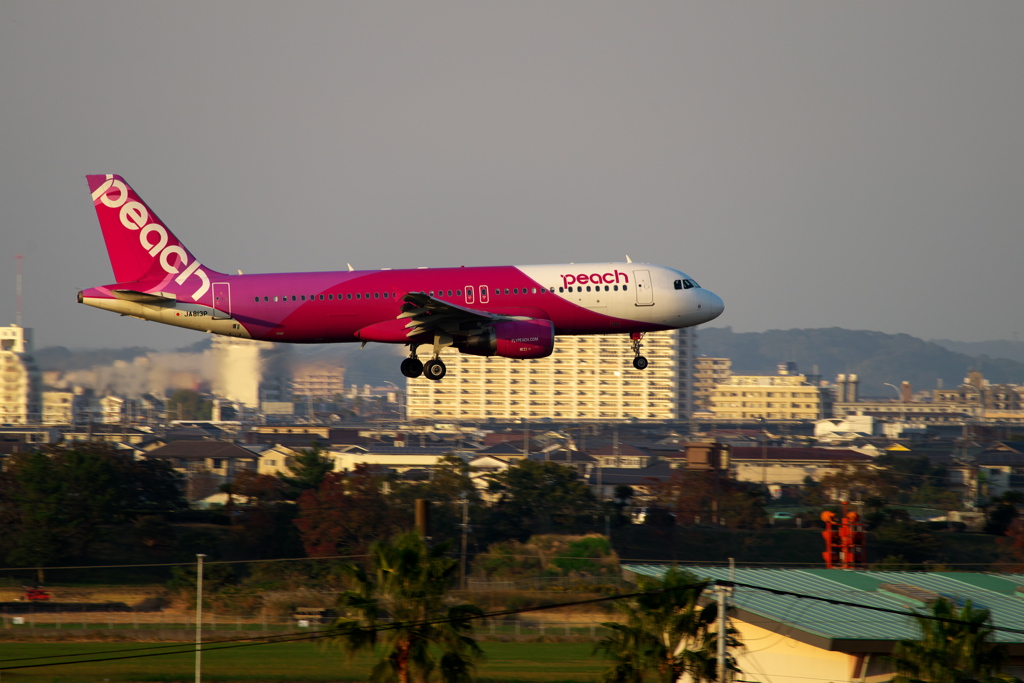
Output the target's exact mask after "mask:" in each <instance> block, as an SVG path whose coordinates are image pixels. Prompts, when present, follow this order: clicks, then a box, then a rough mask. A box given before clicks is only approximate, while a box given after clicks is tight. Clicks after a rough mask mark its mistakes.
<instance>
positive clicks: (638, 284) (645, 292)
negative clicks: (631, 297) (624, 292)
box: [633, 270, 654, 306]
mask: <svg viewBox="0 0 1024 683" xmlns="http://www.w3.org/2000/svg"><path fill="white" fill-rule="evenodd" d="M633 287H634V288H635V289H636V305H637V306H653V305H654V288H653V287H652V286H651V271H649V270H634V271H633Z"/></svg>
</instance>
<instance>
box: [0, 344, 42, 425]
mask: <svg viewBox="0 0 1024 683" xmlns="http://www.w3.org/2000/svg"><path fill="white" fill-rule="evenodd" d="M42 411H43V397H42V381H41V376H40V373H39V369H38V368H37V367H36V364H35V361H34V360H33V358H32V330H29V329H25V328H24V327H20V326H18V325H11V326H10V327H0V424H27V423H29V422H39V420H40V418H41V416H42Z"/></svg>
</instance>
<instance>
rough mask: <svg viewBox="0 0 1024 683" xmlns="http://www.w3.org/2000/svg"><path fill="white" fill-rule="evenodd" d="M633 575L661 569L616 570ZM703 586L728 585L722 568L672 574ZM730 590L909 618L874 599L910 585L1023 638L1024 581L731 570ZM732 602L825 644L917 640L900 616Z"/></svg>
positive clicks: (1009, 637) (781, 602)
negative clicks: (1020, 592)
mask: <svg viewBox="0 0 1024 683" xmlns="http://www.w3.org/2000/svg"><path fill="white" fill-rule="evenodd" d="M623 568H624V569H626V570H628V571H631V572H634V573H636V574H640V575H645V576H653V577H658V578H660V577H661V576H663V575H664V573H665V572H666V571H667V570H668V569H669V567H667V566H664V565H634V564H631V565H623ZM678 568H679V569H682V570H685V571H688V572H690V573H692V574H695V575H697V576H699V577H701V578H706V579H730V570H729V569H728V568H723V567H701V566H679V567H678ZM733 580H735V581H736V582H738V583H744V584H750V585H752V586H758V587H764V588H772V589H778V590H784V591H792V592H795V593H803V594H807V595H813V596H816V597H821V598H829V599H834V600H841V601H843V602H852V603H857V604H861V605H866V606H872V607H884V608H886V609H895V610H902V611H906V612H911V611H915V610H919V611H926V610H923V609H921V608H920V607H919V606H918V605H915V604H912V601H911V600H909V599H905V598H901V597H900V596H899V595H896V594H893V593H889V592H884V591H879V586H880V585H882V584H910V585H912V586H917V587H919V588H923V589H925V590H928V591H932V592H934V593H938V594H939V595H941V596H943V597H946V598H948V599H950V600H953V601H955V602H956V603H958V604H962V603H963V602H964V601H965V600H970V601H971V602H972V604H973V605H974V606H975V607H981V608H985V609H988V610H990V611H991V613H992V620H993V623H994V624H995V625H996V626H1001V627H1008V628H1015V629H1021V630H1022V631H1024V598H1022V597H1017V595H1016V594H1015V593H1014V591H1015V589H1016V587H1017V586H1024V576H1020V575H1013V574H1000V575H994V574H975V573H962V574H961V573H953V572H934V573H929V572H869V571H847V570H839V569H746V568H743V569H736V570H735V578H734V579H733ZM732 602H733V603H734V604H735V605H736V607H737V608H739V609H740V610H742V611H743V612H747V613H749V614H751V615H756V616H758V617H761V618H763V619H766V620H768V621H770V622H774V623H777V624H781V625H786V626H787V627H789V628H793V629H798V630H800V631H803V632H805V633H808V634H813V635H815V636H820V637H821V638H825V639H829V640H832V641H837V640H842V641H851V640H852V641H858V640H863V641H877V640H882V641H896V640H902V639H906V638H917V637H918V635H919V632H918V628H917V624H916V622H914V620H913V619H912V618H910V617H907V616H903V615H900V614H889V613H886V612H878V611H873V610H866V609H860V608H858V607H851V606H846V605H832V604H829V603H827V602H821V601H819V600H808V599H805V598H799V597H794V596H789V595H776V594H773V593H769V592H766V591H762V590H757V589H754V588H746V587H741V586H737V587H736V589H735V591H734V594H733V597H732ZM994 639H995V640H997V641H1000V642H1005V643H1021V644H1024V633H1022V634H1017V633H1007V632H1002V631H997V632H996V633H995V634H994Z"/></svg>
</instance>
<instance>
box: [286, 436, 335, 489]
mask: <svg viewBox="0 0 1024 683" xmlns="http://www.w3.org/2000/svg"><path fill="white" fill-rule="evenodd" d="M287 464H288V471H289V472H291V476H289V475H287V474H284V473H283V472H279V473H278V475H277V476H279V477H280V478H281V481H283V482H285V483H286V484H288V486H289V487H290V488H291V490H292V494H293V495H292V498H293V499H295V498H298V497H299V496H300V495H302V492H303V491H309V490H310V489H315V488H317V487H319V486H320V484H322V483H323V481H324V479H325V478H326V477H327V475H328V474H330V473H331V472H333V471H334V461H333V460H331V459H330V458H329V457H328V456H326V455H324V450H323V449H322V448H320V447H319V446H313V447H312V448H300V449H299V454H298V455H296V456H295V457H291V458H288V461H287Z"/></svg>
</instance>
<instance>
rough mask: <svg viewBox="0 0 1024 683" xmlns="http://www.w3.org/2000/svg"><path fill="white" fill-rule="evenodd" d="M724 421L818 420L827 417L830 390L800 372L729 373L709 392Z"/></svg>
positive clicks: (713, 408)
mask: <svg viewBox="0 0 1024 683" xmlns="http://www.w3.org/2000/svg"><path fill="white" fill-rule="evenodd" d="M711 411H712V412H713V413H714V414H715V417H716V418H721V419H724V420H757V419H761V418H763V419H765V420H820V419H822V418H825V417H831V413H832V392H831V391H830V390H829V389H827V388H825V387H820V386H815V385H813V384H811V383H809V382H808V381H807V378H806V377H805V376H804V375H733V376H732V377H730V378H729V379H727V380H726V381H725V382H723V383H722V384H719V385H718V386H717V387H715V388H714V389H713V390H712V391H711Z"/></svg>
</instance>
